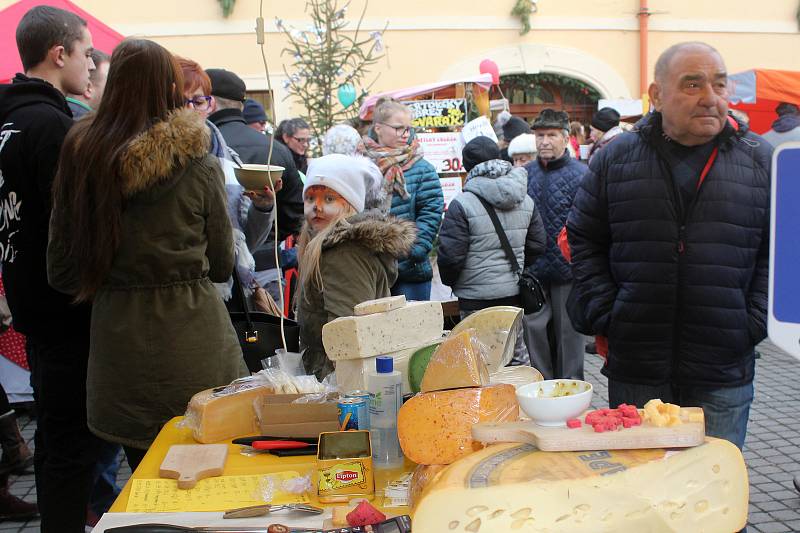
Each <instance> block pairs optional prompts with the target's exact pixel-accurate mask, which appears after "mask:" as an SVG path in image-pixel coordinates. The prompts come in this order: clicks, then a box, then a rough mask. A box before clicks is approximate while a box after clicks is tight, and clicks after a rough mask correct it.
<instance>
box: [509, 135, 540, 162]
mask: <svg viewBox="0 0 800 533" xmlns="http://www.w3.org/2000/svg"><path fill="white" fill-rule="evenodd" d="M519 154H536V136H535V135H534V134H532V133H523V134H522V135H517V136H516V137H514V140H512V141H511V142H510V143H508V155H509V157H514V156H515V155H519Z"/></svg>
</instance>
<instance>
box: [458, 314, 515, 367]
mask: <svg viewBox="0 0 800 533" xmlns="http://www.w3.org/2000/svg"><path fill="white" fill-rule="evenodd" d="M521 326H522V309H520V308H519V307H513V306H508V305H502V306H495V307H487V308H486V309H481V310H480V311H478V312H476V313H473V314H471V315H469V316H468V317H467V318H465V319H464V320H462V321H461V322H459V323H458V324H457V325H456V327H454V328H453V330H452V332H451V333H450V334H451V335H456V334H458V333H461V332H462V331H466V330H467V329H470V328H472V329H474V330H475V331H476V332H477V334H478V340H479V341H481V342H482V343H483V344H484V345H485V346H486V348H487V349H488V350H489V351H488V354H487V357H486V364H487V365H488V366H489V373H493V372H496V371H497V370H500V369H501V368H503V367H504V366H506V365H507V364H508V363H510V362H511V358H512V357H513V355H514V345H515V344H516V342H517V335H522V327H521Z"/></svg>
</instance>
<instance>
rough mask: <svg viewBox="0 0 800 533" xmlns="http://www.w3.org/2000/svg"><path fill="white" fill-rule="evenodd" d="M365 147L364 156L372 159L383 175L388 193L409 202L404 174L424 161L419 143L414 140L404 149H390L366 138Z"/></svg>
mask: <svg viewBox="0 0 800 533" xmlns="http://www.w3.org/2000/svg"><path fill="white" fill-rule="evenodd" d="M364 147H365V152H364V155H366V156H367V157H369V158H370V159H372V161H373V162H375V164H376V165H377V166H378V168H379V169H380V171H381V174H383V178H384V189H385V190H386V192H387V193H391V194H394V193H397V195H399V196H400V198H402V199H403V200H408V191H407V190H406V178H405V175H404V174H403V172H404V171H406V170H408V169H409V168H411V167H412V166H414V163H416V162H417V161H419V160H420V159H422V148H421V147H420V145H419V141H418V140H417V139H412V141H411V143H410V144H408V145H406V146H403V147H402V148H389V147H388V146H381V145H380V144H378V143H377V142H376V141H375V140H373V139H371V138H370V137H364ZM391 194H389V196H391Z"/></svg>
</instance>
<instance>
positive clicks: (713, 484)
mask: <svg viewBox="0 0 800 533" xmlns="http://www.w3.org/2000/svg"><path fill="white" fill-rule="evenodd" d="M748 492H749V486H748V479H747V468H746V467H745V464H744V460H743V458H742V454H741V452H740V451H739V449H738V448H737V447H736V446H734V445H733V444H731V443H729V442H728V441H725V440H719V439H711V438H709V439H706V442H705V444H702V445H700V446H697V447H695V448H687V449H685V450H681V451H677V450H657V449H654V450H612V451H592V452H542V451H539V450H537V449H536V448H535V447H533V446H531V445H529V444H498V445H494V446H490V447H488V448H486V449H484V450H481V451H479V452H476V453H474V454H471V455H469V456H467V457H464V458H462V459H461V460H459V461H456V462H455V463H453V464H451V465H450V466H448V467H447V468H446V469H444V470H443V471H441V472H439V473H437V474H436V475H435V476H434V478H433V480H432V481H431V482H430V483H429V484H428V486H427V488H426V489H425V491H424V492H423V494H422V497H421V500H420V501H419V503H418V504H417V507H416V510H415V512H414V521H413V528H414V533H446V532H449V531H467V532H471V533H507V532H515V531H520V532H529V533H533V532H543V531H548V532H550V533H612V532H613V533H642V532H645V531H646V532H650V533H687V532H695V531H696V532H700V531H703V532H706V533H730V532H731V531H739V530H740V529H742V528H743V527H744V526H745V523H746V521H747V502H748Z"/></svg>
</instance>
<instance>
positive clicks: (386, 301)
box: [353, 294, 406, 316]
mask: <svg viewBox="0 0 800 533" xmlns="http://www.w3.org/2000/svg"><path fill="white" fill-rule="evenodd" d="M405 305H406V297H405V296H403V295H402V294H401V295H400V296H388V297H386V298H378V299H377V300H367V301H366V302H361V303H360V304H358V305H356V306H355V307H353V314H354V315H355V316H364V315H371V314H373V313H386V312H387V311H394V310H395V309H400V308H401V307H405Z"/></svg>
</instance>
